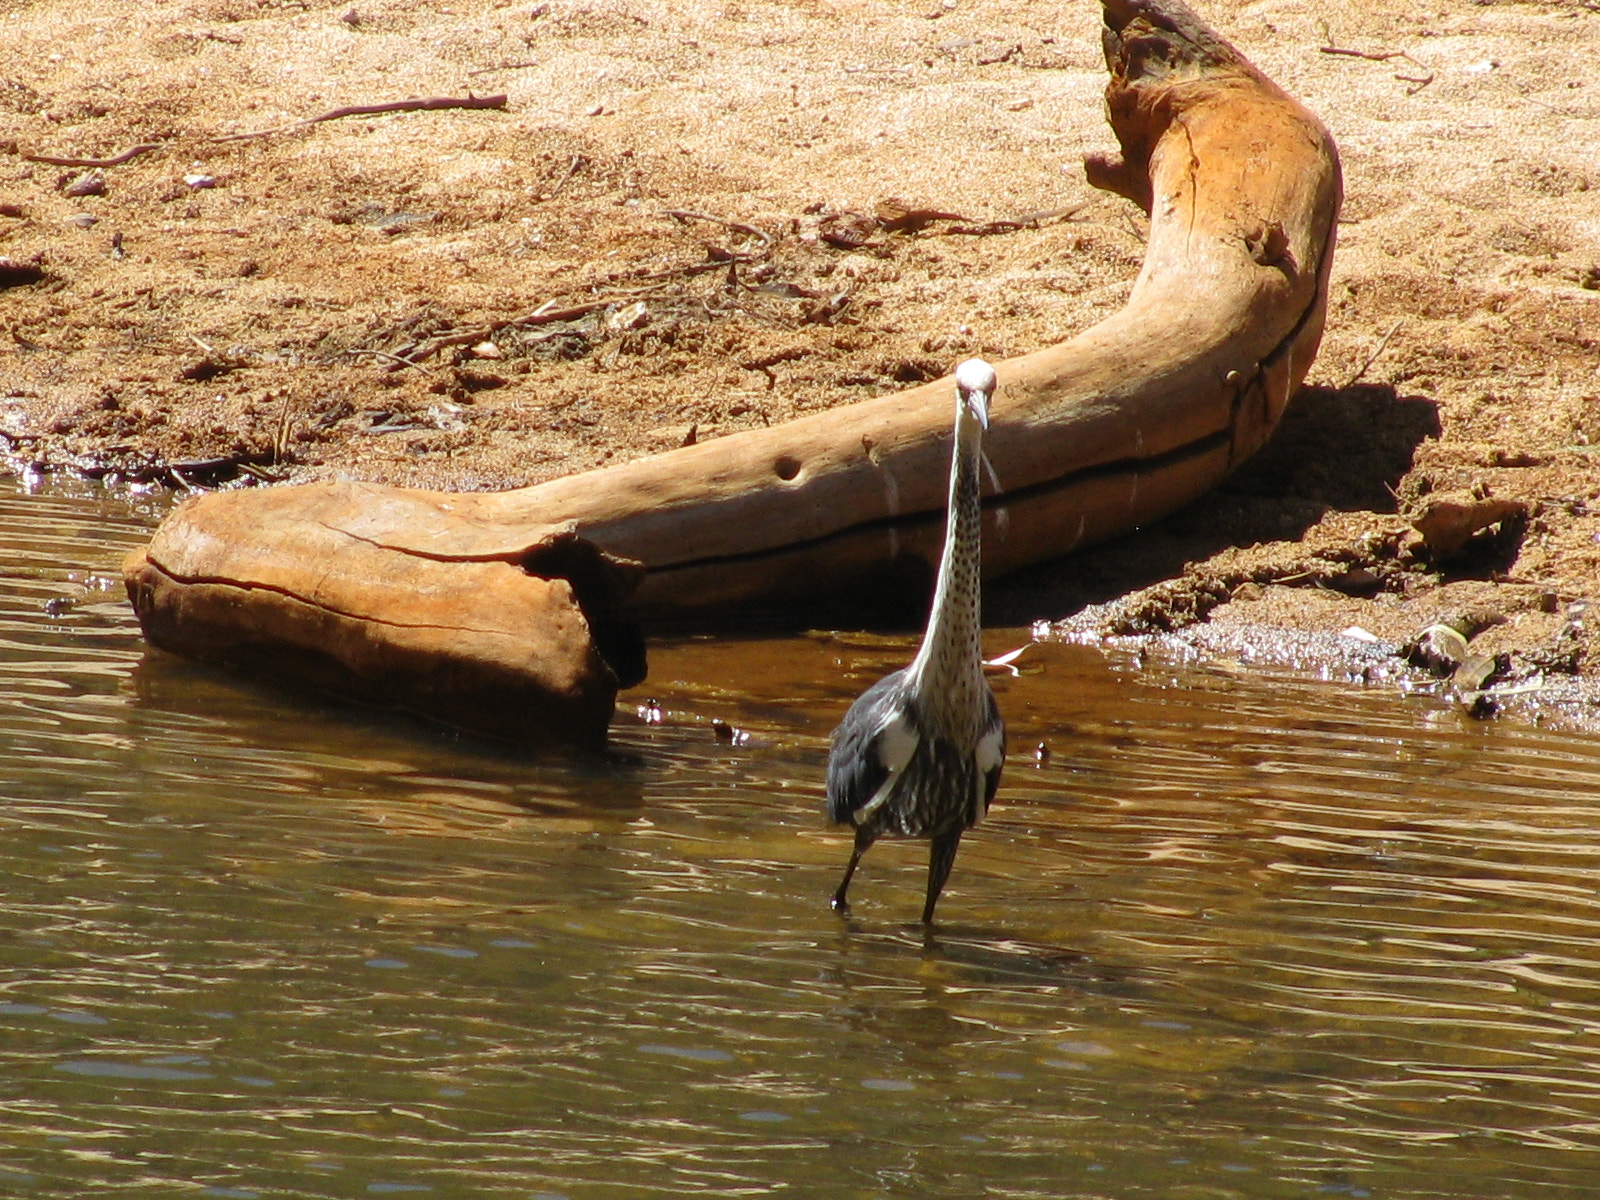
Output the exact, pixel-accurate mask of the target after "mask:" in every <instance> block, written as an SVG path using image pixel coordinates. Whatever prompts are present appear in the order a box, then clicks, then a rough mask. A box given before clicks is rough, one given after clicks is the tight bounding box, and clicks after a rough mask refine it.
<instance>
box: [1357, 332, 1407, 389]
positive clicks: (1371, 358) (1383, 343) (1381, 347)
mask: <svg viewBox="0 0 1600 1200" xmlns="http://www.w3.org/2000/svg"><path fill="white" fill-rule="evenodd" d="M1403 324H1405V318H1404V317H1401V318H1400V319H1399V320H1397V321H1396V322H1395V323H1394V324H1393V325H1391V326H1389V332H1388V333H1386V334H1384V335H1383V337H1382V338H1380V339H1379V340H1378V348H1377V349H1376V350H1374V351H1373V352H1372V353H1371V354H1369V355H1367V360H1366V362H1364V363H1362V364H1361V365H1360V366H1359V367H1357V368H1356V373H1355V374H1354V375H1352V376H1350V378H1349V379H1346V380H1345V381H1344V386H1345V387H1354V386H1355V383H1356V380H1358V379H1360V378H1361V377H1362V376H1363V375H1365V374H1366V373H1367V368H1368V367H1370V366H1371V365H1372V364H1373V363H1375V362H1377V361H1378V355H1380V354H1382V353H1383V352H1384V351H1385V350H1387V349H1388V348H1389V339H1390V338H1392V337H1393V336H1394V335H1395V331H1396V330H1397V329H1399V328H1400V326H1401V325H1403Z"/></svg>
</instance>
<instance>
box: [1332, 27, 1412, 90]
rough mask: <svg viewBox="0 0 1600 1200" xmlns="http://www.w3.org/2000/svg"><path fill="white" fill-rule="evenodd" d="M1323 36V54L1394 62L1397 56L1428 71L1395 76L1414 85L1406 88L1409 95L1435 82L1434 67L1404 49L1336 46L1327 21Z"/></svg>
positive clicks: (1368, 60)
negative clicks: (1366, 48) (1365, 48)
mask: <svg viewBox="0 0 1600 1200" xmlns="http://www.w3.org/2000/svg"><path fill="white" fill-rule="evenodd" d="M1322 37H1323V40H1324V41H1325V42H1326V43H1327V44H1326V45H1322V46H1318V47H1317V50H1318V52H1319V53H1322V54H1333V55H1338V56H1339V57H1341V58H1360V59H1364V60H1366V61H1367V62H1393V61H1394V60H1395V59H1397V58H1403V59H1405V61H1406V62H1408V63H1410V64H1411V65H1412V66H1414V67H1418V68H1420V69H1421V70H1424V71H1426V72H1427V74H1426V75H1423V76H1417V75H1396V76H1395V78H1396V79H1397V80H1399V81H1400V82H1401V83H1409V84H1411V85H1412V86H1411V87H1408V88H1407V89H1406V95H1408V96H1415V95H1416V94H1417V93H1418V92H1420V91H1421V90H1422V89H1423V88H1425V87H1427V86H1428V85H1429V84H1430V83H1432V82H1433V76H1434V73H1433V70H1432V68H1430V67H1429V66H1428V64H1427V63H1424V62H1418V61H1417V60H1416V59H1415V58H1412V57H1411V55H1409V54H1407V53H1406V52H1405V51H1404V50H1352V49H1349V48H1347V47H1345V46H1335V45H1334V44H1333V35H1332V34H1331V33H1329V32H1328V23H1327V22H1326V21H1324V22H1322Z"/></svg>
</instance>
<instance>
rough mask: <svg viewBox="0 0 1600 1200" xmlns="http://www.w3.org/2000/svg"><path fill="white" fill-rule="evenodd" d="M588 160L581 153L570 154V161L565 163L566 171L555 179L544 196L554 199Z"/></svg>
mask: <svg viewBox="0 0 1600 1200" xmlns="http://www.w3.org/2000/svg"><path fill="white" fill-rule="evenodd" d="M588 161H589V160H588V159H587V158H585V157H584V156H583V155H581V154H574V155H573V156H572V161H571V162H569V163H568V164H567V173H566V174H565V175H563V176H562V177H561V178H560V179H559V180H557V181H556V186H555V187H554V188H553V189H551V192H550V195H548V196H547V197H545V198H546V199H547V200H554V199H555V198H556V197H557V196H559V195H561V190H562V189H563V188H564V187H566V186H567V184H569V183H571V182H572V177H573V176H574V175H576V174H577V173H578V172H579V171H580V170H582V169H583V167H584V166H585V165H586V164H587V163H588Z"/></svg>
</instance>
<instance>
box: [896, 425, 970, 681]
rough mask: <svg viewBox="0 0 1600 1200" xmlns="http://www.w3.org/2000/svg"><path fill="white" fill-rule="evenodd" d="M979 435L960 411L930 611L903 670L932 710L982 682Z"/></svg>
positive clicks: (951, 456)
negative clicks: (914, 652)
mask: <svg viewBox="0 0 1600 1200" xmlns="http://www.w3.org/2000/svg"><path fill="white" fill-rule="evenodd" d="M982 437H983V433H982V429H981V428H980V427H979V425H978V422H977V420H976V419H975V418H973V417H971V416H970V415H969V414H967V413H966V412H962V413H961V415H960V416H959V417H958V418H957V420H956V436H955V448H954V449H953V450H952V452H951V455H950V505H949V517H948V520H947V523H946V525H945V534H944V555H943V557H941V558H940V560H939V579H938V584H937V585H936V586H935V588H934V592H933V612H932V615H931V616H930V617H929V619H928V631H927V633H925V634H924V635H923V638H922V646H921V648H920V649H919V650H918V651H917V656H916V658H914V659H912V661H911V666H910V667H909V668H908V670H907V674H908V676H909V677H910V678H909V682H910V684H911V686H912V688H913V690H914V691H916V692H917V694H918V695H919V696H921V697H922V699H923V700H924V702H925V703H926V704H929V705H931V706H933V707H935V708H942V707H945V706H953V705H956V704H958V703H959V699H958V698H959V697H962V696H964V695H965V694H966V693H967V692H968V691H969V690H970V689H971V688H972V687H973V686H974V684H975V683H976V685H978V686H981V685H982V682H983V662H982V653H981V645H980V634H981V624H980V616H979V593H980V576H979V565H980V545H979V543H980V540H981V534H982V525H983V511H982V508H981V506H980V504H979V500H978V472H979V465H980V459H981V455H982Z"/></svg>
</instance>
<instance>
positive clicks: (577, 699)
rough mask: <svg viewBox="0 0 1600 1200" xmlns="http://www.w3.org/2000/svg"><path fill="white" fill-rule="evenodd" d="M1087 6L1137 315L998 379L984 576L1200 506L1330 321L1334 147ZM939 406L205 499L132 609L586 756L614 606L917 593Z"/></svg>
mask: <svg viewBox="0 0 1600 1200" xmlns="http://www.w3.org/2000/svg"><path fill="white" fill-rule="evenodd" d="M1102 3H1103V7H1104V18H1105V26H1104V31H1103V38H1104V43H1105V52H1106V61H1107V65H1108V67H1109V69H1110V72H1111V80H1110V83H1109V84H1108V86H1107V90H1106V99H1107V110H1108V116H1109V120H1110V122H1111V125H1112V129H1113V130H1114V132H1115V133H1116V136H1117V139H1118V141H1119V142H1120V144H1121V150H1122V152H1121V154H1120V155H1101V156H1094V157H1091V158H1090V159H1089V161H1088V162H1087V164H1086V166H1087V171H1088V177H1089V180H1090V182H1091V183H1093V184H1095V185H1096V186H1098V187H1101V188H1105V189H1108V190H1110V191H1113V192H1116V193H1118V194H1120V195H1123V196H1126V197H1128V198H1129V199H1131V200H1133V201H1134V202H1135V203H1137V204H1139V205H1140V206H1141V207H1143V208H1144V209H1145V210H1146V211H1147V212H1148V213H1149V214H1150V237H1149V245H1148V248H1147V251H1146V255H1145V260H1144V265H1143V268H1142V270H1141V271H1140V273H1139V276H1138V278H1137V280H1136V281H1135V283H1134V287H1133V291H1132V294H1131V296H1130V298H1129V301H1128V304H1127V306H1126V307H1125V308H1124V309H1123V310H1122V311H1120V312H1119V313H1117V314H1115V315H1114V316H1112V317H1110V318H1108V319H1107V320H1105V321H1103V322H1102V323H1100V324H1099V325H1096V326H1095V327H1093V328H1092V329H1089V330H1087V331H1086V332H1084V333H1082V334H1080V335H1079V336H1077V337H1075V338H1073V339H1071V340H1070V341H1067V342H1064V343H1062V344H1060V345H1056V346H1051V347H1049V348H1046V349H1043V350H1039V351H1037V352H1035V353H1033V354H1029V355H1026V356H1024V357H1021V358H1016V359H1012V360H1009V361H1007V362H1004V363H1001V364H999V367H998V372H999V377H1000V382H1001V387H1000V392H999V395H998V397H997V400H996V403H995V405H994V408H993V411H992V414H991V427H990V431H989V435H988V437H987V439H986V450H987V452H988V456H989V459H990V461H991V462H992V464H993V466H994V468H995V482H996V483H997V486H995V487H993V488H992V489H991V490H990V494H988V495H986V497H985V499H984V506H985V512H986V527H985V530H984V539H985V540H984V571H985V574H986V575H988V576H994V575H997V574H1000V573H1003V572H1006V571H1010V570H1014V569H1016V568H1019V567H1023V566H1027V565H1030V564H1033V563H1038V562H1041V561H1044V560H1046V559H1050V558H1053V557H1056V556H1059V555H1061V554H1064V553H1066V552H1068V551H1070V550H1073V549H1074V548H1076V547H1079V546H1083V545H1087V544H1089V543H1091V542H1095V541H1099V540H1102V539H1104V538H1107V537H1110V536H1113V535H1115V534H1117V533H1121V532H1124V531H1126V530H1129V529H1132V528H1135V527H1137V526H1139V525H1142V524H1144V523H1146V522H1148V521H1152V520H1154V519H1156V518H1158V517H1160V516H1162V515H1164V514H1166V513H1169V512H1171V511H1173V510H1174V509H1176V508H1179V507H1181V506H1182V505H1184V504H1186V503H1188V502H1189V501H1191V500H1193V499H1195V498H1196V497H1197V496H1199V495H1200V494H1201V493H1203V492H1204V491H1205V490H1206V489H1207V488H1209V487H1211V486H1212V485H1213V484H1215V483H1216V482H1217V481H1219V480H1220V479H1221V478H1222V477H1223V476H1224V475H1226V474H1227V473H1228V472H1229V471H1230V470H1231V469H1232V468H1233V467H1235V466H1237V465H1238V464H1239V463H1240V462H1241V461H1243V460H1244V459H1245V458H1246V457H1248V456H1249V455H1250V454H1251V453H1253V452H1254V451H1255V450H1256V449H1257V448H1259V447H1260V445H1261V444H1262V442H1263V441H1265V439H1266V438H1267V436H1268V434H1269V433H1270V432H1271V431H1272V429H1273V427H1274V425H1275V424H1276V422H1277V419H1278V417H1279V415H1280V414H1281V412H1282V411H1283V408H1284V405H1285V404H1286V403H1287V402H1288V399H1289V397H1290V395H1292V394H1293V392H1294V391H1295V389H1296V388H1297V387H1298V386H1299V384H1300V382H1301V381H1302V380H1303V378H1304V377H1305V373H1306V371H1307V369H1308V368H1309V367H1310V364H1311V361H1312V359H1313V357H1314V356H1315V354H1316V350H1317V345H1318V342H1319V340H1320V337H1321V333H1322V325H1323V318H1324V313H1325V306H1326V295H1327V279H1328V271H1329V267H1330V264H1331V260H1332V254H1333V241H1334V231H1335V224H1336V219H1337V216H1338V210H1339V204H1340V200H1341V182H1340V173H1339V163H1338V155H1337V152H1336V150H1335V148H1334V145H1333V141H1332V139H1331V138H1330V137H1329V135H1328V133H1327V131H1326V130H1325V129H1324V128H1323V126H1322V125H1321V123H1320V122H1319V121H1318V120H1317V119H1316V118H1315V117H1314V116H1312V115H1311V114H1310V113H1309V112H1307V111H1306V110H1305V109H1304V108H1302V107H1301V106H1300V105H1299V104H1298V103H1296V102H1295V101H1294V100H1292V99H1290V98H1289V97H1288V96H1287V95H1285V94H1284V93H1283V92H1282V91H1281V90H1280V89H1279V88H1278V87H1277V86H1276V85H1274V84H1273V83H1272V82H1271V81H1270V80H1268V79H1267V78H1266V77H1265V76H1263V75H1262V74H1261V73H1260V72H1259V71H1258V70H1257V69H1256V68H1255V67H1254V66H1252V65H1251V64H1250V63H1249V62H1247V61H1246V60H1245V59H1244V57H1243V56H1242V55H1240V54H1239V53H1238V51H1236V50H1235V49H1234V48H1233V47H1232V46H1230V45H1229V44H1228V43H1227V42H1226V41H1224V40H1223V39H1222V38H1221V37H1219V36H1218V35H1217V34H1216V33H1215V32H1214V31H1212V30H1211V29H1210V28H1208V27H1207V26H1206V25H1205V24H1204V22H1202V21H1201V20H1200V19H1199V18H1198V17H1197V16H1196V15H1195V14H1194V13H1193V12H1192V11H1191V10H1190V9H1188V8H1187V7H1186V6H1185V5H1184V4H1182V3H1180V2H1179V0H1102ZM953 404H954V401H953V390H952V384H951V383H950V381H949V380H948V379H945V380H940V381H939V382H937V383H933V384H929V385H926V386H924V387H919V388H913V389H910V390H908V391H905V392H901V393H899V394H897V395H894V396H888V397H883V398H880V399H877V400H873V401H868V402H864V403H861V404H857V405H853V406H851V407H849V408H846V409H839V410H834V411H831V412H828V413H825V414H821V415H818V416H814V417H808V418H804V419H801V420H797V421H793V422H790V423H787V424H785V425H782V426H778V427H776V428H773V429H769V430H760V431H755V432H750V433H744V434H737V435H733V436H729V437H725V438H720V439H718V440H715V441H711V442H707V443H703V444H701V445H697V446H692V447H687V448H684V449H681V450H676V451H672V452H670V453H667V454H661V455H656V456H653V457H650V458H645V459H641V460H638V461H635V462H632V463H628V464H625V465H622V466H618V467H611V468H607V469H604V470H600V471H592V472H587V473H584V474H581V475H575V476H569V477H566V478H562V479H556V480H553V481H551V482H549V483H545V484H541V485H539V486H537V487H531V488H525V489H521V490H518V491H512V492H502V493H491V494H446V493H432V492H419V491H411V490H404V489H397V488H384V487H377V486H373V485H364V484H344V483H327V484H316V485H308V486H305V487H297V488H282V489H272V490H266V491H259V492H234V493H228V494H218V495H210V496H205V497H201V498H198V499H196V500H192V501H190V502H189V503H187V504H185V505H184V506H183V507H182V508H180V509H179V510H178V511H177V512H176V513H175V514H174V515H173V516H172V517H171V518H170V519H169V520H168V521H167V522H166V524H164V525H163V526H162V528H161V529H160V530H158V531H157V534H156V536H155V539H154V540H153V541H152V543H151V545H150V546H149V547H148V548H147V550H145V551H143V552H136V553H135V554H134V555H133V556H131V557H130V560H129V562H128V564H127V568H126V569H127V576H128V583H129V589H130V594H131V595H132V596H133V598H134V604H135V607H136V608H137V610H138V612H139V615H140V618H141V620H142V622H143V624H144V627H145V631H146V634H147V636H148V637H149V638H150V640H151V641H153V642H155V643H156V644H158V645H162V646H166V647H168V648H171V649H174V650H177V651H179V652H180V653H186V654H191V655H195V656H198V657H205V658H221V659H246V660H253V661H258V662H259V661H266V662H272V661H282V660H284V659H285V658H286V657H287V658H288V659H289V660H291V661H293V662H299V663H315V664H316V678H317V680H318V681H319V682H321V683H323V684H325V685H334V686H337V687H339V688H340V689H341V690H344V691H354V692H356V693H357V694H364V695H367V696H370V697H372V698H375V699H388V700H389V701H391V702H394V703H399V704H402V705H404V706H407V707H411V708H414V709H417V710H418V711H421V712H424V713H426V714H427V715H431V716H435V717H438V718H440V719H443V720H447V721H450V722H452V723H455V724H460V725H465V726H467V727H469V728H473V729H479V730H484V731H487V732H493V733H498V734H502V735H506V736H512V737H516V738H519V739H522V740H533V741H539V740H550V739H552V738H553V739H555V740H563V741H572V740H577V741H589V742H593V741H596V740H598V738H603V736H604V728H605V720H606V718H607V717H608V716H609V705H610V698H611V697H610V695H607V694H606V692H607V689H608V688H609V689H610V690H611V693H612V694H614V690H615V687H616V686H617V684H618V683H619V682H620V683H621V684H623V685H626V684H628V683H631V682H635V681H637V678H639V677H642V667H643V660H642V653H641V652H640V650H639V646H638V643H637V641H636V640H635V639H633V638H632V637H631V636H630V634H629V632H628V621H629V620H637V621H639V622H642V623H644V624H645V625H649V626H656V627H662V626H668V625H676V626H683V625H701V626H705V625H709V624H712V623H713V622H719V621H724V620H727V619H729V618H730V617H732V618H737V619H749V618H751V617H753V616H762V615H766V616H772V615H777V616H780V617H788V618H789V619H791V620H792V619H793V618H794V617H795V616H796V615H800V616H803V617H806V618H809V619H811V620H812V621H816V620H817V619H818V617H819V615H820V616H824V619H826V615H830V614H829V610H830V607H831V608H834V609H837V608H838V607H840V606H844V607H850V608H854V609H856V610H857V611H859V610H861V609H862V608H864V607H872V606H878V607H879V608H880V609H881V607H882V606H884V605H886V604H891V603H895V602H896V601H899V602H900V603H902V604H903V603H904V602H905V600H906V599H907V598H908V597H914V600H913V603H917V604H922V605H925V604H926V600H927V594H928V584H929V581H930V580H931V578H932V575H933V570H934V566H935V564H936V560H937V556H938V553H939V547H940V542H941V538H942V531H943V520H944V512H943V507H944V500H945V486H946V481H945V472H946V467H947V463H948V456H949V449H948V438H949V430H950V426H951V412H952V408H953ZM567 580H570V581H572V583H573V585H574V586H572V587H566V586H565V582H564V581H567ZM630 589H631V590H630ZM863 597H867V598H869V599H868V600H866V601H865V602H864V601H863ZM530 606H531V607H530ZM586 634H587V635H588V636H585V635H586ZM596 634H597V635H596ZM608 663H609V667H608V665H607V664H608ZM602 700H603V702H602ZM511 710H526V714H527V715H520V716H516V717H513V716H511V715H510V713H511ZM602 710H605V711H604V712H602ZM580 713H581V715H579V714H580ZM580 730H581V731H583V732H581V733H580V732H579V731H580Z"/></svg>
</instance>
